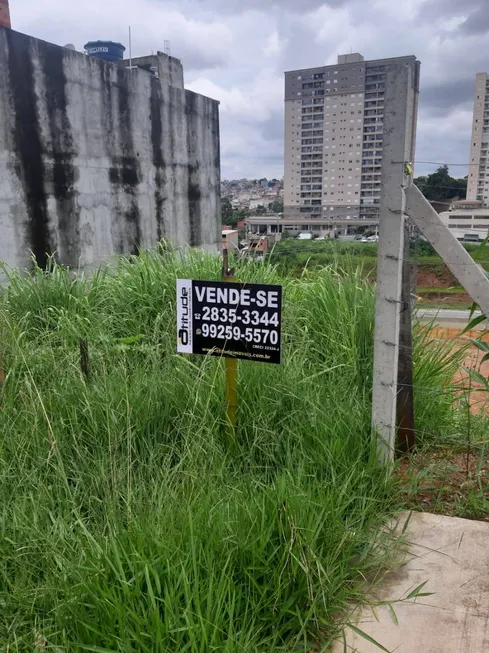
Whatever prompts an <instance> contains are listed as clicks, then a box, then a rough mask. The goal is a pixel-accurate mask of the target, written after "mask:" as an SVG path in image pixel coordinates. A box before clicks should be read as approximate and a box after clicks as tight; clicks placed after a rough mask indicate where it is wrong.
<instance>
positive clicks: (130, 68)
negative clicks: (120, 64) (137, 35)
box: [129, 25, 132, 71]
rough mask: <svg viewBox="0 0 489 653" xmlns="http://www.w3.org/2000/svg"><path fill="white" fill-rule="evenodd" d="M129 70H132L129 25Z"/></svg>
mask: <svg viewBox="0 0 489 653" xmlns="http://www.w3.org/2000/svg"><path fill="white" fill-rule="evenodd" d="M129 70H131V71H132V38H131V26H130V25H129Z"/></svg>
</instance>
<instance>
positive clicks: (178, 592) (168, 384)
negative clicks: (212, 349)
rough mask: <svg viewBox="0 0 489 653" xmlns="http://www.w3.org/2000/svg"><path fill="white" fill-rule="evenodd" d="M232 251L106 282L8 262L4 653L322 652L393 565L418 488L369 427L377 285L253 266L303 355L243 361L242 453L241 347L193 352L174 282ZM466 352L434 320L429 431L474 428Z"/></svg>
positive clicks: (2, 315) (148, 266)
mask: <svg viewBox="0 0 489 653" xmlns="http://www.w3.org/2000/svg"><path fill="white" fill-rule="evenodd" d="M220 268H221V262H220V260H219V259H218V258H212V257H208V256H205V255H203V254H198V253H194V254H191V255H189V257H188V258H186V259H182V258H179V257H177V256H176V255H174V254H172V253H170V252H165V251H163V250H162V251H161V252H159V253H143V254H141V256H140V257H130V258H128V259H125V260H122V261H121V263H120V265H119V266H118V267H117V268H113V269H110V270H109V269H108V270H106V271H104V272H101V273H99V274H97V275H95V276H94V277H93V278H92V279H91V280H87V279H83V278H73V277H72V276H71V275H70V274H69V273H67V272H66V271H64V270H62V269H61V268H59V267H57V266H55V265H53V266H52V269H51V270H50V271H48V272H43V271H41V270H35V271H34V273H33V274H32V275H31V276H30V277H24V276H21V275H19V274H11V278H10V284H9V286H8V287H7V288H6V290H5V292H4V295H3V296H2V297H1V300H0V335H1V340H0V342H1V358H2V360H3V364H4V368H5V372H6V378H5V382H4V384H3V386H2V388H1V390H0V393H1V395H0V401H1V406H0V433H1V438H0V492H1V497H2V502H1V508H0V511H1V512H0V515H1V517H0V525H1V529H2V537H1V539H0V605H1V610H0V648H2V650H8V651H32V650H39V651H42V650H56V651H63V652H68V651H69V652H70V653H71V652H76V651H121V652H122V651H124V652H129V651H131V652H132V651H138V652H148V653H149V652H151V653H155V652H165V653H167V652H168V653H175V652H176V651H178V653H184V652H192V653H193V652H202V653H204V652H205V653H207V652H210V651H228V652H230V653H231V652H232V653H236V652H238V651H246V653H251V652H263V653H271V652H274V653H275V652H279V651H283V652H284V653H285V652H286V651H287V652H290V651H292V650H295V651H304V652H309V651H311V650H325V647H326V645H327V644H328V642H329V641H331V638H332V637H334V635H335V633H336V627H337V624H338V619H339V618H340V615H341V614H342V611H343V610H344V609H345V608H346V606H347V604H348V602H349V601H351V600H354V599H355V598H359V597H361V596H362V592H363V590H364V582H365V580H364V579H365V578H366V577H369V578H370V579H372V578H374V577H375V574H376V573H377V572H378V570H379V569H382V568H384V567H385V566H386V565H387V564H388V563H389V559H388V557H387V556H388V554H387V553H386V551H388V550H389V547H388V544H389V542H388V539H389V534H388V532H387V531H386V530H385V529H383V528H382V526H383V525H384V524H385V523H386V520H387V519H388V518H389V516H390V515H392V514H393V512H394V511H395V510H396V508H397V506H398V497H399V487H398V485H397V484H396V483H395V482H394V481H393V480H392V479H391V478H389V477H388V476H387V475H386V473H385V469H383V468H381V467H379V465H378V464H377V462H376V458H375V455H373V454H374V452H373V451H372V444H371V442H372V438H371V432H370V399H371V369H372V355H373V354H372V352H373V337H372V335H373V320H374V289H373V287H372V286H371V285H369V284H367V283H366V282H365V281H364V280H363V276H362V274H361V273H360V272H354V271H352V272H350V273H349V274H345V273H344V272H342V271H341V270H339V269H338V268H337V267H335V266H331V267H327V268H323V269H320V270H319V269H318V270H317V272H316V274H315V275H314V276H312V275H310V276H307V275H306V276H304V277H303V278H301V279H297V278H295V279H294V278H281V277H279V274H278V272H277V271H276V270H275V269H274V268H273V267H272V266H270V265H268V264H263V265H258V264H252V263H240V264H239V265H238V269H237V276H238V278H241V279H245V280H247V281H250V282H252V281H261V282H270V283H282V284H283V285H284V302H285V305H284V319H283V324H284V336H283V337H284V349H285V355H284V362H283V365H281V366H280V367H279V366H273V365H263V364H258V363H247V362H243V363H241V364H240V386H239V393H240V408H239V428H238V441H239V442H238V446H237V448H236V449H231V448H230V447H229V446H228V443H227V442H226V439H225V431H224V428H223V421H224V406H223V394H224V388H223V365H222V361H220V360H218V359H216V358H197V357H195V358H192V357H184V356H177V355H176V353H175V333H174V332H175V279H176V278H178V277H182V278H195V279H199V278H200V279H217V278H219V274H220ZM81 339H85V340H86V341H87V342H88V348H89V377H88V378H86V377H85V376H84V374H83V373H82V371H81V369H80V361H79V344H80V340H81ZM457 364H458V362H457V358H456V356H453V355H451V354H450V353H448V351H447V350H446V348H443V346H439V349H438V350H437V349H433V348H431V347H430V346H428V344H427V340H426V335H423V334H419V333H418V334H417V336H416V347H415V375H416V384H417V387H416V396H415V400H416V415H417V427H418V428H419V429H420V432H421V433H423V434H425V435H424V437H425V438H428V437H429V438H435V439H436V438H437V437H438V436H439V435H441V434H443V435H444V436H446V435H447V433H449V432H451V430H453V429H454V428H457V424H458V423H459V421H460V416H459V414H458V413H457V412H456V411H455V408H454V394H453V391H452V389H451V386H450V384H449V383H447V379H450V378H451V377H452V376H453V373H454V372H455V369H456V367H457ZM426 388H430V391H429V392H427V391H426ZM426 434H428V435H426Z"/></svg>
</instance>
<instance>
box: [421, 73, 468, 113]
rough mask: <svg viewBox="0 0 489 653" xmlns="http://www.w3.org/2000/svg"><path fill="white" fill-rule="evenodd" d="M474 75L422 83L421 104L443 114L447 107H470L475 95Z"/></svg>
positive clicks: (433, 111)
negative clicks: (428, 83) (433, 82)
mask: <svg viewBox="0 0 489 653" xmlns="http://www.w3.org/2000/svg"><path fill="white" fill-rule="evenodd" d="M474 86H475V82H474V77H473V76H472V75H471V76H466V77H464V78H463V79H451V80H446V81H443V82H440V83H438V84H431V85H423V83H421V105H422V106H423V107H424V108H426V109H429V110H432V113H437V114H443V113H445V112H446V111H447V109H452V110H453V109H455V108H458V107H461V106H464V107H466V108H467V107H468V108H470V105H471V103H472V98H473V96H474Z"/></svg>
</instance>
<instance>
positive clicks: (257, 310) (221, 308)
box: [177, 250, 282, 440]
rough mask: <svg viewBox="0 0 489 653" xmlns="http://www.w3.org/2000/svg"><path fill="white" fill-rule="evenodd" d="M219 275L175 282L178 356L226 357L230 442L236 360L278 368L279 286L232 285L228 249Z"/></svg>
mask: <svg viewBox="0 0 489 653" xmlns="http://www.w3.org/2000/svg"><path fill="white" fill-rule="evenodd" d="M222 277H223V281H192V280H191V279H177V352H178V353H180V354H200V355H202V356H219V357H220V358H224V359H225V367H226V424H227V431H228V434H229V437H230V439H232V440H234V439H235V431H236V413H237V406H238V359H239V358H242V359H244V360H249V361H254V362H261V363H275V364H276V365H277V364H280V354H281V332H282V287H281V286H274V285H269V284H263V283H241V282H236V281H235V279H234V270H230V269H229V259H228V252H227V250H225V251H224V261H223V270H222Z"/></svg>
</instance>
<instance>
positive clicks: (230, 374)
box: [222, 247, 238, 443]
mask: <svg viewBox="0 0 489 653" xmlns="http://www.w3.org/2000/svg"><path fill="white" fill-rule="evenodd" d="M222 258H223V268H222V278H223V279H224V281H234V269H232V270H231V269H230V268H229V254H228V250H227V247H226V248H225V249H223V252H222ZM224 361H225V363H224V364H225V368H226V429H227V434H228V437H229V440H230V442H232V443H234V442H235V441H236V416H237V412H238V360H237V359H236V358H225V359H224Z"/></svg>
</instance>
